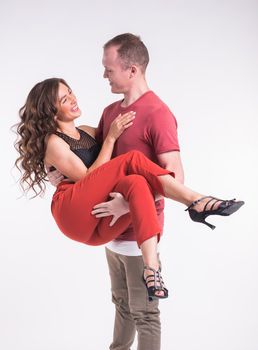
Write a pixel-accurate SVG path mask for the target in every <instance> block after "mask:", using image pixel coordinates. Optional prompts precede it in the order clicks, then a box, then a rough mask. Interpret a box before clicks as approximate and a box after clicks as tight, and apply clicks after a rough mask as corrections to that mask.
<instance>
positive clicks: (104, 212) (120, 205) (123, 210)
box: [91, 192, 130, 226]
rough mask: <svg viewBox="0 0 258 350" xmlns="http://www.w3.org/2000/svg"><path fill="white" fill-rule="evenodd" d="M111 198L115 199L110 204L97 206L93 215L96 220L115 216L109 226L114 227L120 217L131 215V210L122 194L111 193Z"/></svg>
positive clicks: (105, 203) (104, 203)
mask: <svg viewBox="0 0 258 350" xmlns="http://www.w3.org/2000/svg"><path fill="white" fill-rule="evenodd" d="M109 196H110V197H111V198H113V199H112V200H110V201H108V202H103V203H100V204H97V205H95V207H94V208H93V210H92V212H91V214H92V215H95V217H96V218H103V217H106V216H111V215H113V218H112V220H111V222H110V224H109V226H113V225H114V224H115V222H116V221H117V219H119V218H120V216H122V215H125V214H127V213H129V211H130V210H129V205H128V202H127V201H126V200H125V199H124V197H123V196H122V195H121V193H118V192H111V193H109Z"/></svg>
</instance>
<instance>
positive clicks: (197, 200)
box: [185, 196, 217, 211]
mask: <svg viewBox="0 0 258 350" xmlns="http://www.w3.org/2000/svg"><path fill="white" fill-rule="evenodd" d="M206 198H212V199H217V198H214V197H211V196H205V197H201V198H199V199H196V201H193V202H192V203H191V204H190V205H189V207H188V208H186V209H185V211H188V210H189V209H191V208H192V207H194V206H195V205H196V204H198V203H200V202H201V201H202V200H204V199H206Z"/></svg>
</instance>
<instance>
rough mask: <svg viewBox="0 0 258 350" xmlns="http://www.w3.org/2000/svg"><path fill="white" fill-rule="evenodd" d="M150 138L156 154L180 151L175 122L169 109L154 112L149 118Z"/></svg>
mask: <svg viewBox="0 0 258 350" xmlns="http://www.w3.org/2000/svg"><path fill="white" fill-rule="evenodd" d="M150 137H151V140H152V143H153V148H154V149H155V153H156V154H160V153H164V152H170V151H180V147H179V143H178V136H177V121H176V118H175V117H174V115H173V114H172V113H171V112H170V110H169V109H164V108H162V109H161V110H160V111H156V112H155V113H154V114H153V116H152V118H151V125H150Z"/></svg>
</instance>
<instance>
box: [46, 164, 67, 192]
mask: <svg viewBox="0 0 258 350" xmlns="http://www.w3.org/2000/svg"><path fill="white" fill-rule="evenodd" d="M47 177H48V180H49V182H50V183H51V185H52V186H55V187H56V186H57V185H59V184H60V182H61V181H63V179H64V175H62V174H61V173H60V171H58V170H53V171H50V167H47Z"/></svg>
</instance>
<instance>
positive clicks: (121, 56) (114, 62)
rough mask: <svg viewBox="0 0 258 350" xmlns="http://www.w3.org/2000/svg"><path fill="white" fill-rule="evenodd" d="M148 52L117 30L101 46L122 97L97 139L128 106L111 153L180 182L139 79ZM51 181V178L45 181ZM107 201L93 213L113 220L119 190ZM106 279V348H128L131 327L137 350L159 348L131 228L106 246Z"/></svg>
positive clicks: (122, 207) (162, 117)
mask: <svg viewBox="0 0 258 350" xmlns="http://www.w3.org/2000/svg"><path fill="white" fill-rule="evenodd" d="M148 62H149V54H148V50H147V48H146V46H145V45H144V43H143V42H142V41H141V39H140V37H138V36H135V35H133V34H130V33H126V34H121V35H118V36H116V37H114V38H113V39H111V40H110V41H108V42H107V43H106V44H105V45H104V53H103V65H104V78H106V79H108V81H109V84H110V86H111V91H112V92H113V93H116V94H123V95H124V98H123V99H122V100H120V101H117V102H115V103H112V104H111V105H110V106H108V107H106V108H105V110H104V112H103V115H102V117H101V120H100V122H99V125H98V129H97V139H98V140H99V141H100V142H102V141H103V140H104V138H105V136H106V135H107V132H108V130H109V126H110V124H111V122H112V121H113V119H114V118H115V117H116V116H117V115H118V114H119V113H125V112H126V111H130V110H133V111H135V112H136V118H135V119H134V123H133V125H132V126H131V127H130V128H128V129H127V130H126V131H125V132H124V133H123V134H122V135H121V136H120V137H119V139H118V140H117V142H116V145H115V148H114V152H113V157H115V156H118V155H120V154H123V153H125V152H127V151H130V150H132V149H136V150H139V151H141V152H143V153H144V154H145V155H146V156H147V157H148V158H150V159H151V160H152V161H154V162H156V163H158V164H159V165H161V166H162V167H164V168H166V169H169V170H173V172H174V173H175V177H176V179H177V180H178V181H180V182H183V177H184V175H183V168H182V163H181V159H180V152H179V145H178V139H177V124H176V120H175V118H174V116H173V114H172V113H171V112H170V110H169V109H168V107H167V106H166V105H165V104H164V103H163V102H162V101H161V100H160V99H159V98H158V97H157V96H156V95H155V94H154V92H152V91H151V90H150V89H149V88H148V85H147V82H146V79H145V71H146V68H147V65H148ZM50 181H51V183H52V184H57V182H58V181H57V180H55V179H53V177H52V179H50ZM111 196H112V197H114V199H113V200H111V201H109V202H107V203H101V204H99V205H97V206H95V207H94V210H93V214H94V215H96V216H97V217H103V216H108V215H111V214H110V212H111V213H112V215H114V217H113V220H112V224H114V222H115V220H116V219H117V218H118V217H119V216H120V215H122V214H123V213H125V212H127V211H128V207H127V206H126V203H125V201H124V200H123V198H121V196H119V194H111ZM156 208H157V214H158V218H159V221H160V226H161V227H163V221H164V215H163V209H164V200H163V199H162V200H160V201H158V202H156ZM106 257H107V262H108V267H109V272H110V278H111V289H112V301H113V302H114V304H115V307H116V315H115V323H114V333H113V342H112V344H111V345H110V350H130V347H131V345H132V343H133V341H134V338H135V334H136V331H137V333H138V350H160V337H161V327H160V312H159V309H158V301H157V300H154V301H149V300H148V296H147V289H146V286H145V284H144V281H143V278H142V276H143V268H144V265H143V260H142V256H141V250H140V249H139V248H138V246H137V243H136V239H135V233H134V232H133V228H132V227H129V228H128V229H127V230H126V232H124V233H123V234H122V235H121V236H119V238H118V239H116V240H114V241H112V242H110V243H109V244H107V246H106Z"/></svg>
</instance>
